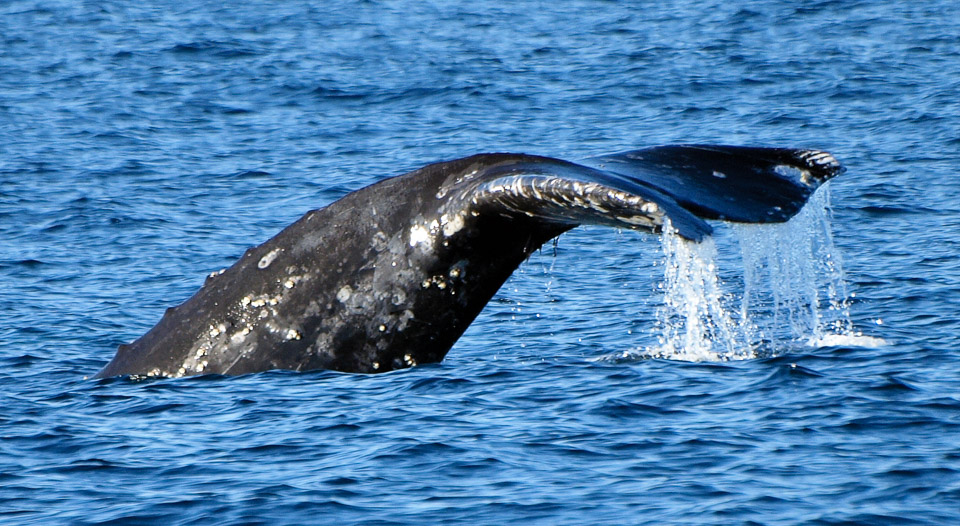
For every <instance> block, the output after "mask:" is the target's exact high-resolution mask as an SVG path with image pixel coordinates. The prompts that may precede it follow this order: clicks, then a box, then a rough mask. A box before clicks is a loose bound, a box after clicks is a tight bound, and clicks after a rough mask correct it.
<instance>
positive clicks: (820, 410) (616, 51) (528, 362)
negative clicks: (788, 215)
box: [0, 0, 960, 524]
mask: <svg viewBox="0 0 960 526" xmlns="http://www.w3.org/2000/svg"><path fill="white" fill-rule="evenodd" d="M222 4H224V3H223V2H213V1H210V2H197V1H194V2H168V1H157V2H139V3H135V2H119V1H112V0H106V1H100V2H68V1H57V0H49V1H40V0H23V1H20V0H12V1H11V0H7V1H4V2H2V3H0V522H3V523H10V524H107V523H109V524H126V523H157V524H210V523H218V524H227V523H236V524H239V523H243V524H304V523H318V524H333V523H367V524H404V523H439V522H446V523H471V524H474V523H485V524H503V523H506V522H508V521H520V522H522V523H525V524H526V523H531V524H591V523H605V524H614V523H618V524H623V523H633V524H664V523H669V524H727V523H756V524H796V523H817V524H842V523H859V524H909V523H913V524H950V523H958V522H960V322H958V316H957V312H958V308H960V258H958V252H960V242H958V241H957V234H958V233H960V178H958V175H957V169H958V167H960V97H958V94H960V7H958V4H956V2H953V1H951V0H936V1H935V0H930V1H924V0H921V1H915V2H897V1H892V0H891V1H862V2H857V1H820V2H806V3H802V4H801V3H797V2H780V1H774V0H763V1H748V2H660V3H654V2H642V3H638V5H633V6H631V5H629V3H627V2H623V3H618V2H603V1H586V0H583V1H573V2H513V3H503V2H485V1H474V2H469V3H465V4H464V5H455V4H454V3H444V2H436V3H431V2H375V1H366V2H324V3H319V2H318V3H316V4H315V5H311V4H310V3H307V2H296V1H289V2H243V3H242V5H239V4H238V5H229V6H228V7H224V6H223V5H222ZM673 142H720V143H741V144H759V145H779V146H802V147H816V148H822V149H826V150H829V151H831V152H833V153H834V154H835V155H836V156H837V157H838V158H839V159H841V160H842V161H843V162H844V163H845V164H846V165H847V167H848V169H849V171H848V172H847V173H846V174H845V175H844V176H842V177H841V178H839V179H837V180H835V181H834V182H832V183H831V187H832V188H831V192H832V202H833V220H832V224H833V230H834V234H835V242H836V245H837V247H838V249H839V250H840V252H841V253H842V255H843V258H844V261H845V267H846V271H847V287H848V289H849V293H850V294H851V300H852V304H851V306H850V312H851V318H852V321H853V324H854V326H855V327H856V329H857V330H859V331H862V332H863V333H864V334H865V335H867V336H871V337H874V338H878V339H882V340H884V341H885V342H886V344H878V345H872V346H855V345H837V346H827V347H823V346H809V345H806V346H805V345H793V346H792V347H791V346H788V347H787V348H786V349H784V350H783V351H782V352H780V353H778V354H777V355H776V356H774V357H768V358H758V359H748V360H739V361H729V362H695V363H691V362H684V361H677V360H667V359H640V358H632V359H631V358H625V359H622V360H617V359H610V358H604V357H610V356H613V355H617V354H618V353H623V352H624V351H629V350H631V349H636V348H639V347H643V346H646V345H649V344H650V341H651V340H652V339H655V338H656V335H655V334H654V333H655V331H656V328H655V325H656V316H655V313H654V312H653V311H654V310H655V309H654V308H653V307H652V303H651V302H655V301H656V300H655V299H651V297H654V296H655V291H656V285H657V283H658V282H659V281H660V280H662V279H663V274H662V270H661V269H660V267H659V266H657V265H656V264H657V262H658V260H659V258H660V257H661V255H660V252H659V246H660V245H659V242H658V240H657V239H656V238H654V237H652V236H647V237H644V236H638V235H636V234H633V233H629V232H616V231H614V230H609V229H602V228H588V229H578V230H576V231H574V232H571V233H570V234H567V235H565V236H563V237H562V238H561V239H560V242H559V244H558V246H557V247H556V248H555V249H554V248H553V247H549V246H548V247H547V248H546V249H544V250H543V251H542V252H541V253H540V254H537V255H535V256H534V257H533V258H532V259H531V261H529V262H527V263H526V264H525V265H524V266H523V267H521V269H520V270H519V271H518V272H517V273H516V274H515V275H514V277H513V278H512V279H511V281H510V282H508V284H507V285H506V286H505V287H504V288H503V289H502V290H501V292H500V293H499V295H498V296H497V297H496V298H495V299H494V301H492V302H491V303H490V305H489V306H488V307H487V309H486V311H485V312H484V313H483V314H482V315H481V316H480V317H479V319H478V320H477V321H476V322H475V324H474V325H473V326H472V327H471V329H470V330H469V331H468V332H467V334H466V335H465V336H464V337H463V338H462V339H461V340H460V342H459V343H458V344H457V345H456V346H455V347H454V349H453V350H452V351H451V352H450V354H449V355H448V357H447V359H446V360H445V361H444V362H443V363H442V364H438V365H429V366H423V367H416V368H413V369H410V370H405V371H399V372H395V373H388V374H383V375H374V376H360V375H349V374H340V373H331V372H314V373H305V374H295V373H289V372H267V373H262V374H255V375H249V376H243V377H234V378H225V377H195V378H184V379H176V380H146V381H133V380H130V379H109V380H101V381H92V380H87V379H85V377H86V376H89V375H92V374H93V373H95V372H96V371H97V370H98V369H99V368H100V367H101V366H102V365H104V364H105V363H106V362H107V361H108V360H109V359H110V358H111V357H112V356H113V354H114V351H115V349H116V346H117V345H119V344H121V343H125V342H130V341H132V340H134V339H136V338H137V337H138V336H140V335H141V334H142V333H143V332H144V331H146V330H147V329H149V328H150V327H151V326H152V325H153V324H154V323H156V321H157V320H158V319H159V317H160V316H161V314H162V313H163V310H164V309H165V308H166V307H169V306H172V305H175V304H177V303H179V302H181V301H183V300H184V299H185V298H187V297H189V296H190V295H191V294H192V293H193V292H194V291H195V290H196V289H197V288H198V287H199V286H200V284H201V283H202V281H203V278H204V277H205V276H206V275H207V274H208V273H210V272H211V271H215V270H218V269H220V268H223V267H225V266H228V265H230V264H231V263H232V262H233V261H235V260H236V258H237V257H239V256H240V255H241V254H242V253H243V251H244V250H245V249H246V248H247V247H250V246H253V245H256V244H259V243H261V242H262V241H264V240H265V239H267V238H268V237H270V236H271V235H273V234H274V233H275V232H277V231H278V230H279V229H281V228H282V227H283V226H285V225H287V224H289V223H290V222H292V221H294V220H295V219H297V218H298V217H299V216H300V215H302V214H303V213H304V212H306V211H307V210H310V209H312V208H317V207H320V206H323V205H325V204H327V203H329V202H331V201H333V200H335V199H337V198H338V197H340V196H342V195H344V193H346V192H348V191H350V190H353V189H357V188H360V187H362V186H365V185H367V184H370V183H372V182H374V181H377V180H379V179H381V178H383V177H386V176H389V175H396V174H399V173H403V172H405V171H408V170H410V169H413V168H417V167H419V166H421V165H423V164H426V163H427V162H431V161H436V160H443V159H449V158H454V157H460V156H464V155H468V154H472V153H476V152H479V151H498V150H506V151H521V152H529V153H537V154H545V155H552V156H560V157H566V158H571V159H576V158H579V157H585V156H588V155H597V154H602V153H607V152H614V151H619V150H624V149H630V148H636V147H642V146H650V145H656V144H663V143H673ZM598 358H599V359H598Z"/></svg>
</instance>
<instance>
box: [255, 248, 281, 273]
mask: <svg viewBox="0 0 960 526" xmlns="http://www.w3.org/2000/svg"><path fill="white" fill-rule="evenodd" d="M282 251H283V249H282V248H275V249H273V250H271V251H270V252H267V253H266V255H264V256H263V257H262V258H260V261H259V262H257V268H258V269H260V270H263V269H265V268H267V267H269V266H270V263H273V260H275V259H277V256H279V255H280V252H282Z"/></svg>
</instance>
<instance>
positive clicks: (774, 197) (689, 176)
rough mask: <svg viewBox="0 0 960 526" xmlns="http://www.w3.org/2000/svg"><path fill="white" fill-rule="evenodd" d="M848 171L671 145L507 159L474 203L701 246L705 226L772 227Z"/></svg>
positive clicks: (812, 161)
mask: <svg viewBox="0 0 960 526" xmlns="http://www.w3.org/2000/svg"><path fill="white" fill-rule="evenodd" d="M843 170H844V168H843V167H842V166H841V165H840V163H839V162H838V161H837V160H836V159H835V158H834V157H833V156H832V155H830V154H829V153H827V152H823V151H820V150H805V149H784V148H756V147H744V146H722V145H721V146H713V145H674V146H661V147H654V148H647V149H643V150H633V151H628V152H622V153H617V154H612V155H604V156H600V157H592V158H589V159H585V160H583V161H580V162H578V163H571V162H567V161H561V160H559V159H552V158H547V157H533V156H513V157H511V158H508V159H506V160H505V161H501V162H497V163H495V164H493V165H492V166H489V167H488V168H487V169H486V170H485V173H484V174H483V177H482V179H483V181H484V182H483V184H481V185H478V186H477V187H476V188H475V189H474V190H473V192H472V195H471V199H472V200H473V202H474V203H475V204H478V205H481V206H491V207H495V208H497V209H500V210H504V209H506V210H507V211H511V212H514V213H523V214H525V215H527V216H535V217H539V218H541V219H545V220H548V221H553V222H558V223H562V224H569V225H576V224H601V225H608V226H618V227H627V228H633V229H639V230H654V231H656V230H659V229H660V228H661V227H662V225H663V221H664V219H665V218H669V220H670V222H671V224H672V225H673V226H674V228H675V229H676V230H677V232H678V233H679V234H680V235H681V236H683V237H686V238H688V239H692V240H695V241H700V240H701V239H703V238H704V237H705V236H708V235H710V233H711V232H712V228H711V227H710V225H709V224H707V223H706V222H705V221H704V220H705V219H721V220H725V221H733V222H743V223H777V222H784V221H787V220H789V219H790V218H791V217H793V216H794V215H795V214H796V213H797V212H799V211H800V209H801V208H803V205H804V204H805V203H806V202H807V200H808V199H809V197H810V195H811V194H813V192H814V191H815V190H816V189H817V188H818V187H819V186H820V185H821V184H823V183H824V182H826V181H827V180H829V179H831V178H832V177H835V176H837V175H839V174H840V173H842V172H843Z"/></svg>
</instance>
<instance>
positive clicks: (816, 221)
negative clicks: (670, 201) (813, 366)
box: [643, 187, 869, 361]
mask: <svg viewBox="0 0 960 526" xmlns="http://www.w3.org/2000/svg"><path fill="white" fill-rule="evenodd" d="M726 232H729V233H730V234H731V236H730V237H732V238H734V239H735V243H736V245H737V246H739V249H740V261H741V262H742V264H741V265H740V268H739V269H738V268H733V269H728V271H729V272H731V274H730V277H728V278H727V279H725V280H723V279H721V277H720V276H721V274H720V272H719V271H718V266H719V263H718V262H720V261H722V259H721V258H720V257H718V248H717V243H718V242H721V243H722V241H724V239H723V238H724V235H723V234H724V233H726ZM714 237H716V238H718V240H715V239H714ZM714 237H711V238H708V239H707V240H705V241H703V242H701V243H693V242H690V241H687V240H685V239H683V238H681V237H680V236H678V235H677V234H676V231H675V230H674V229H673V228H672V227H671V226H670V225H669V224H667V225H665V228H664V234H663V236H662V244H663V254H664V265H663V266H664V268H665V275H664V280H663V282H662V283H661V284H660V285H659V286H660V288H661V289H662V291H663V295H664V297H663V305H662V306H661V307H660V308H659V309H658V312H657V324H656V334H657V345H656V346H655V347H652V348H647V349H646V350H645V351H644V352H643V354H645V355H647V356H655V357H665V358H671V359H678V360H691V361H705V360H710V361H714V360H731V359H742V358H752V357H757V356H766V355H770V354H776V353H778V352H781V351H782V350H784V348H785V347H795V346H798V345H810V346H818V345H824V344H830V343H834V342H836V341H837V338H838V337H841V338H845V337H849V338H856V337H858V336H862V335H860V334H859V333H855V332H854V330H853V324H852V323H851V321H850V313H849V308H848V306H849V303H848V299H847V293H846V288H845V286H844V277H843V266H842V263H841V260H840V257H839V253H838V251H837V248H836V246H835V245H834V243H833V237H832V233H831V228H830V213H829V193H828V190H827V188H826V187H823V188H821V189H820V190H819V191H818V192H816V193H815V194H814V195H813V196H812V198H811V199H810V201H809V202H808V203H807V205H806V206H805V207H804V208H803V210H801V211H800V213H798V214H797V215H796V216H795V217H794V218H793V219H791V220H790V221H788V222H787V223H782V224H774V225H743V224H738V225H728V228H723V229H721V228H718V235H715V236H714ZM728 259H729V258H728ZM737 284H740V285H742V286H741V287H739V288H738V287H736V286H735V285H737ZM732 289H739V291H740V292H733V291H732ZM868 339H869V338H868ZM848 343H849V340H848ZM851 344H857V342H852V343H851Z"/></svg>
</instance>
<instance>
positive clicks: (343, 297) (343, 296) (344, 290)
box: [337, 285, 353, 303]
mask: <svg viewBox="0 0 960 526" xmlns="http://www.w3.org/2000/svg"><path fill="white" fill-rule="evenodd" d="M352 295H353V289H351V288H350V285H344V286H343V287H340V290H338V291H337V301H339V302H340V303H346V302H347V301H348V300H349V299H350V296H352Z"/></svg>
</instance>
